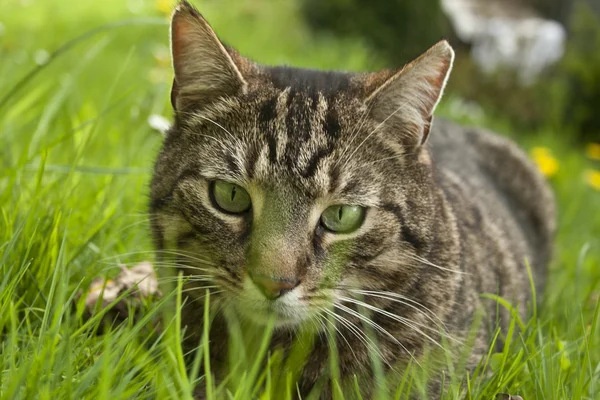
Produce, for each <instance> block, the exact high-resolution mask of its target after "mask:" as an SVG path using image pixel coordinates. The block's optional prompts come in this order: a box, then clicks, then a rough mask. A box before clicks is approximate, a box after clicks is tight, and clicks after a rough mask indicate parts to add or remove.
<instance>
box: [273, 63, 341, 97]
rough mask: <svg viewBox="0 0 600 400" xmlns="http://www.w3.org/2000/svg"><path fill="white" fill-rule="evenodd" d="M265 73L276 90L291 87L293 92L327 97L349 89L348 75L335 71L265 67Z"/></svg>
mask: <svg viewBox="0 0 600 400" xmlns="http://www.w3.org/2000/svg"><path fill="white" fill-rule="evenodd" d="M265 71H266V72H267V74H268V75H269V78H270V80H271V82H272V83H273V85H274V86H275V87H276V88H278V89H282V90H283V89H285V88H287V87H291V88H292V90H294V91H304V92H307V93H315V92H322V93H323V94H324V95H326V96H328V95H330V94H336V93H339V92H344V91H346V90H348V89H349V88H350V77H351V75H350V74H347V73H344V72H337V71H317V70H312V69H302V68H294V67H267V68H265Z"/></svg>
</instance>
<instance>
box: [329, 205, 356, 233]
mask: <svg viewBox="0 0 600 400" xmlns="http://www.w3.org/2000/svg"><path fill="white" fill-rule="evenodd" d="M364 217H365V209H364V208H363V207H360V206H344V205H336V206H331V207H329V208H328V209H327V210H325V211H324V212H323V214H321V224H323V226H324V227H325V228H327V229H329V230H330V231H333V232H336V233H349V232H352V231H355V230H357V229H358V228H359V227H360V226H361V224H362V223H363V219H364Z"/></svg>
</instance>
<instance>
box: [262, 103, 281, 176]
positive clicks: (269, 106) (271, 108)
mask: <svg viewBox="0 0 600 400" xmlns="http://www.w3.org/2000/svg"><path fill="white" fill-rule="evenodd" d="M276 117H277V97H272V98H271V99H269V100H268V101H266V102H264V103H263V105H262V106H261V108H260V110H259V112H258V124H259V127H260V129H261V130H262V131H263V134H264V135H265V136H266V138H267V147H268V148H269V161H270V162H271V163H272V164H274V163H275V162H276V161H277V140H276V138H275V132H273V130H272V129H270V124H271V122H272V121H273V119H275V118H276Z"/></svg>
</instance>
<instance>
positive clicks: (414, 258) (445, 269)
mask: <svg viewBox="0 0 600 400" xmlns="http://www.w3.org/2000/svg"><path fill="white" fill-rule="evenodd" d="M403 256H404V257H407V258H410V259H412V260H414V261H418V262H420V263H423V264H426V265H429V266H430V267H434V268H437V269H439V270H441V271H446V272H452V273H455V274H459V275H461V274H465V275H466V274H468V272H463V271H460V270H456V269H451V268H445V267H441V266H439V265H437V264H434V263H432V262H431V261H429V260H426V259H425V258H423V257H420V256H417V255H412V254H408V253H405V254H403ZM392 262H395V261H392Z"/></svg>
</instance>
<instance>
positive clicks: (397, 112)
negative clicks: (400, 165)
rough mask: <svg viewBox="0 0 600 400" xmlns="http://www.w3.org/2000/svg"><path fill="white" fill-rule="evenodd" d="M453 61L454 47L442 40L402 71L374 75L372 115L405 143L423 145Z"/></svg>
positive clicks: (368, 89)
mask: <svg viewBox="0 0 600 400" xmlns="http://www.w3.org/2000/svg"><path fill="white" fill-rule="evenodd" d="M453 61H454V51H453V50H452V47H450V44H448V42H447V41H445V40H442V41H440V42H438V43H437V44H435V45H434V46H433V47H431V48H430V49H429V50H428V51H427V52H425V53H424V54H422V55H421V56H420V57H419V58H417V59H416V60H414V61H412V62H411V63H409V64H407V65H406V66H405V67H404V68H402V69H401V70H400V71H397V72H392V73H390V72H383V73H376V74H373V75H372V76H371V77H369V78H368V79H367V85H366V88H365V89H366V93H367V94H368V96H367V104H368V105H369V107H370V110H371V116H372V117H373V118H374V119H375V120H376V121H377V122H379V123H380V124H381V125H382V126H383V125H387V126H389V127H390V130H392V131H393V132H394V133H395V134H398V135H399V138H400V139H401V141H402V142H403V143H404V144H405V145H407V146H409V147H412V148H417V147H419V146H421V145H422V144H423V143H425V141H426V140H427V136H428V135H429V130H430V128H431V122H432V119H433V111H434V110H435V107H436V106H437V104H438V102H439V101H440V98H441V97H442V93H443V91H444V87H445V86H446V82H447V81H448V76H449V75H450V70H451V69H452V62H453Z"/></svg>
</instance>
